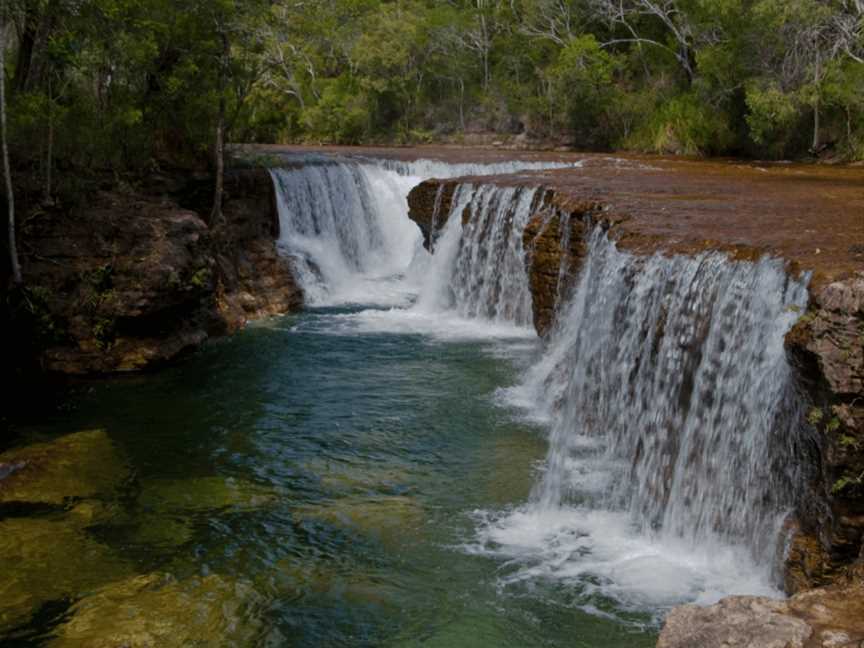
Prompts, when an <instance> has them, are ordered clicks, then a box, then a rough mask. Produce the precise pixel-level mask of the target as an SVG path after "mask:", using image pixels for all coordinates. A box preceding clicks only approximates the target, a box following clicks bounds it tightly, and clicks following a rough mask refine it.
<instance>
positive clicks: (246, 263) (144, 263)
mask: <svg viewBox="0 0 864 648" xmlns="http://www.w3.org/2000/svg"><path fill="white" fill-rule="evenodd" d="M158 189H160V190H161V189H163V188H162V187H161V186H160V187H159V188H158ZM169 189H170V191H169ZM169 189H166V190H165V191H169V192H168V193H164V194H162V195H161V196H160V194H159V193H158V191H157V188H156V187H150V188H145V189H142V190H141V191H139V192H131V191H129V192H126V193H122V192H102V193H100V194H98V195H97V196H96V197H95V199H94V200H93V201H91V202H90V203H88V204H86V205H80V206H78V207H76V208H74V209H72V210H71V211H70V212H69V213H65V212H57V211H48V212H44V213H40V214H39V215H38V216H35V217H34V218H31V219H29V220H28V221H27V222H26V223H24V224H23V226H22V241H24V242H25V243H26V244H24V245H22V256H23V267H24V270H25V280H26V283H27V285H28V287H29V288H30V293H31V298H30V302H31V303H30V307H31V309H32V311H33V319H34V321H35V323H36V327H37V328H38V332H37V335H38V338H39V340H38V344H37V346H38V347H39V348H40V349H42V353H41V364H42V366H43V368H44V369H46V370H48V371H50V372H57V373H64V374H92V373H114V372H127V371H135V370H139V369H143V368H146V367H150V366H153V365H156V364H159V363H162V362H165V361H168V360H171V359H173V358H175V357H177V356H178V355H180V354H181V353H183V352H184V351H186V350H189V349H193V348H195V347H197V346H198V345H200V344H201V343H202V342H203V341H204V340H206V339H207V338H208V337H209V336H212V335H219V334H224V333H228V332H232V331H234V330H236V329H237V328H239V327H241V326H242V325H243V324H244V323H245V322H246V320H247V319H252V318H255V317H261V316H264V315H271V314H275V313H282V312H287V311H290V310H293V309H296V308H298V307H299V306H300V305H301V304H302V295H301V292H300V289H299V288H298V286H297V285H296V283H295V282H294V280H293V277H292V274H291V269H290V266H289V264H288V262H287V261H286V260H285V259H282V258H281V257H280V256H279V254H278V252H277V250H276V246H275V239H276V237H277V236H278V217H277V216H276V208H275V203H274V201H275V197H274V195H273V187H272V183H271V181H270V176H269V174H268V173H267V172H266V171H265V170H263V169H257V170H244V171H234V172H230V173H229V174H228V175H227V176H226V196H225V203H224V216H225V218H224V224H221V225H219V226H218V227H212V228H211V227H210V226H208V223H207V222H205V219H204V218H202V216H201V214H203V213H206V212H205V211H203V207H198V202H199V201H198V200H197V199H196V198H195V196H194V193H195V191H194V190H193V189H190V188H189V187H187V186H186V185H184V184H183V183H180V184H179V185H178V186H173V185H172V186H171V187H170V188H169ZM187 194H192V197H191V198H189V200H188V204H189V205H191V206H193V207H195V210H193V209H184V208H182V207H180V206H179V205H180V204H181V203H183V201H184V199H186V198H187Z"/></svg>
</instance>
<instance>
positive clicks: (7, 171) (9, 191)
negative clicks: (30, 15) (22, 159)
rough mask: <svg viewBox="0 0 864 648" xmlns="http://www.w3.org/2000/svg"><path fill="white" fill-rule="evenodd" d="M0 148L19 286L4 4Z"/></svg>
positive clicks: (14, 273) (0, 45) (0, 36)
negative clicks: (9, 140) (7, 104)
mask: <svg viewBox="0 0 864 648" xmlns="http://www.w3.org/2000/svg"><path fill="white" fill-rule="evenodd" d="M0 140H2V143H0V148H2V149H3V177H4V180H5V183H6V209H7V219H8V223H9V227H8V236H9V265H10V268H11V269H12V281H13V282H14V283H15V285H17V286H20V285H22V284H23V283H24V279H23V277H22V275H21V264H20V263H19V261H18V243H17V240H16V236H15V193H14V191H13V187H12V169H11V167H10V164H9V146H8V143H7V125H6V4H5V3H4V4H3V5H2V6H0Z"/></svg>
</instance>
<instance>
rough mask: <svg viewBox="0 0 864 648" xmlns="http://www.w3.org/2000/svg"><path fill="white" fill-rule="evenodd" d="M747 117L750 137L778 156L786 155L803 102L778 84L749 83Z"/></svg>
mask: <svg viewBox="0 0 864 648" xmlns="http://www.w3.org/2000/svg"><path fill="white" fill-rule="evenodd" d="M746 101H747V108H748V109H749V114H748V115H747V117H746V120H747V126H748V127H749V128H750V137H751V138H752V139H753V141H754V142H755V143H756V144H760V145H763V146H765V147H766V148H767V149H768V150H769V151H771V153H773V154H774V155H776V156H781V155H783V153H784V151H785V150H786V148H787V146H788V143H789V140H790V139H791V137H792V136H793V134H794V130H795V127H796V125H797V124H798V121H799V111H800V106H799V104H798V102H797V101H796V98H795V96H790V95H789V94H787V93H784V92H783V91H782V90H780V88H779V87H777V85H776V84H767V85H762V84H759V83H753V84H750V85H749V86H748V87H747V94H746Z"/></svg>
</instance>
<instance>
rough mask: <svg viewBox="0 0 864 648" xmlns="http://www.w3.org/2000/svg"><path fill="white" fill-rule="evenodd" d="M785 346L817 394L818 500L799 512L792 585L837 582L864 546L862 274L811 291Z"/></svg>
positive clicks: (813, 418) (812, 420) (813, 412)
mask: <svg viewBox="0 0 864 648" xmlns="http://www.w3.org/2000/svg"><path fill="white" fill-rule="evenodd" d="M786 341H787V347H788V349H789V352H790V354H791V357H792V359H793V361H794V362H795V364H796V365H797V367H798V370H799V375H800V376H801V379H802V381H803V383H804V385H805V387H806V389H807V391H808V393H809V394H810V396H811V398H812V407H811V408H810V409H809V411H808V413H807V419H808V423H809V424H810V425H811V426H812V428H813V429H814V431H815V435H816V444H817V445H818V449H819V452H818V455H819V456H818V458H817V462H818V465H817V466H816V467H817V469H818V478H817V483H816V484H815V490H816V493H815V494H816V499H817V501H818V504H816V505H814V506H811V507H809V509H810V510H805V511H803V512H802V515H801V516H800V519H799V521H798V523H799V525H800V529H799V531H798V533H797V534H796V536H795V538H794V539H793V541H792V547H791V551H790V553H789V560H788V561H787V567H788V569H787V574H788V576H787V582H786V586H787V590H788V591H790V592H798V591H802V590H804V589H807V588H810V587H814V586H819V585H824V584H826V583H829V582H832V581H833V580H835V579H836V578H837V577H838V576H839V575H841V574H842V571H843V569H844V568H845V567H846V566H848V565H849V564H850V563H852V562H853V561H854V560H855V559H856V558H857V557H858V556H859V555H861V553H862V551H864V273H859V274H857V275H855V276H853V277H851V278H849V279H846V280H842V281H835V282H833V283H830V284H827V285H824V286H822V287H819V288H817V289H816V290H815V291H812V295H811V304H810V308H809V309H808V311H807V313H805V314H804V315H803V317H802V318H801V319H800V320H799V322H798V323H797V324H796V326H795V328H794V329H793V330H792V331H791V332H790V333H789V335H788V336H787V340H786Z"/></svg>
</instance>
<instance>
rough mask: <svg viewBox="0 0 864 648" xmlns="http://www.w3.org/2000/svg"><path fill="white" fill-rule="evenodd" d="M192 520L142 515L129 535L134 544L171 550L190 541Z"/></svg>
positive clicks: (192, 529)
mask: <svg viewBox="0 0 864 648" xmlns="http://www.w3.org/2000/svg"><path fill="white" fill-rule="evenodd" d="M193 532H194V528H193V524H192V520H190V519H188V518H183V517H173V516H168V515H143V516H141V517H140V518H138V520H137V523H136V524H135V526H134V527H133V529H132V530H131V533H130V534H129V540H130V541H131V542H133V543H135V544H146V545H150V546H151V547H162V548H171V547H179V546H180V545H184V544H186V543H187V542H189V541H190V540H191V539H192V536H193Z"/></svg>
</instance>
